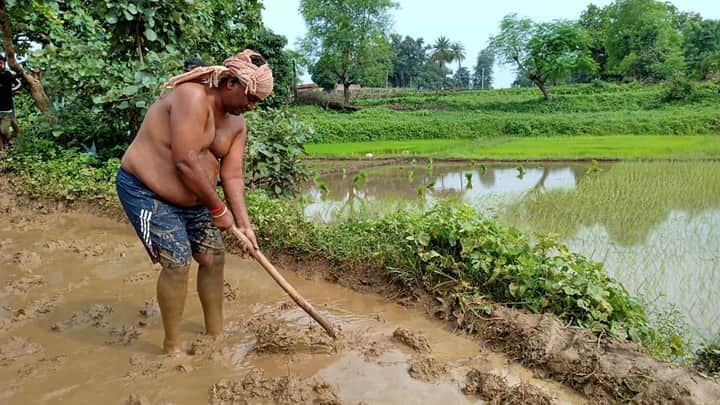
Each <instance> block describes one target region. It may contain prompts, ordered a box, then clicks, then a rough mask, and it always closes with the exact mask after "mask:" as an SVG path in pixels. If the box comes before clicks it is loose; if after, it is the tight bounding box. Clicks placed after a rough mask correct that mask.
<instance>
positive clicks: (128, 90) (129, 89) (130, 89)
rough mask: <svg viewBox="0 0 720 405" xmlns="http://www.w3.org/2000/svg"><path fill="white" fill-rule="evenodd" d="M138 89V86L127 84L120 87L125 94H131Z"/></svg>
mask: <svg viewBox="0 0 720 405" xmlns="http://www.w3.org/2000/svg"><path fill="white" fill-rule="evenodd" d="M138 90H139V87H138V86H127V87H125V88H123V89H122V94H124V95H126V96H131V95H133V94H136V93H137V92H138Z"/></svg>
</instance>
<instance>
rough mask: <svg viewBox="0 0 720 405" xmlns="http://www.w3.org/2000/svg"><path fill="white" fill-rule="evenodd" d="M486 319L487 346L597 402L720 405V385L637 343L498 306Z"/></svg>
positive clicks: (554, 319)
mask: <svg viewBox="0 0 720 405" xmlns="http://www.w3.org/2000/svg"><path fill="white" fill-rule="evenodd" d="M490 319H491V320H490V321H488V322H487V324H486V325H485V326H484V327H485V328H486V334H485V336H486V338H487V339H488V340H489V341H490V342H493V343H495V345H496V346H497V347H501V348H503V349H504V351H505V352H507V353H509V354H511V355H512V356H513V357H514V358H516V359H518V360H519V361H521V362H523V363H524V364H526V365H528V366H532V367H536V368H540V369H542V370H543V371H544V372H545V373H546V375H548V376H551V377H553V378H554V379H556V380H559V381H563V382H565V383H567V384H569V385H571V386H573V387H575V388H576V389H578V390H579V391H581V392H583V393H585V394H586V395H588V396H589V397H590V398H593V399H595V400H596V401H599V402H612V401H623V402H627V401H637V402H639V403H683V404H685V403H691V404H717V403H720V384H718V383H717V382H715V381H712V380H708V379H705V378H703V377H701V376H699V375H698V374H697V373H696V372H693V371H691V370H689V369H687V368H685V367H680V366H676V365H673V364H670V363H665V362H660V361H657V360H655V359H653V358H651V357H649V356H648V355H647V354H645V352H644V350H643V348H642V347H641V346H639V345H637V344H633V343H631V342H626V341H620V340H617V339H614V338H607V337H604V338H603V337H598V336H595V335H594V334H592V333H591V332H590V331H587V330H583V329H574V328H573V329H571V328H564V327H563V325H562V324H561V323H560V321H558V320H557V318H555V317H553V316H551V315H547V314H528V313H524V312H520V311H513V310H509V309H507V308H501V307H498V308H497V309H496V310H495V311H494V312H493V313H492V314H491V316H490Z"/></svg>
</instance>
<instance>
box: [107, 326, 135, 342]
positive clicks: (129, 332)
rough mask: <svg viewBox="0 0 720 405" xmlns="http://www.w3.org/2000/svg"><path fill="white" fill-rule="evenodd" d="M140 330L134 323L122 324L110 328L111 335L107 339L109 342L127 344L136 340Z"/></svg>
mask: <svg viewBox="0 0 720 405" xmlns="http://www.w3.org/2000/svg"><path fill="white" fill-rule="evenodd" d="M141 334H142V331H141V330H140V329H138V327H137V326H135V325H123V326H120V327H117V328H112V329H110V336H112V337H113V339H112V340H109V341H108V343H109V344H114V345H123V346H127V345H129V344H130V343H132V342H134V341H135V340H137V339H138V338H139V337H140V335H141Z"/></svg>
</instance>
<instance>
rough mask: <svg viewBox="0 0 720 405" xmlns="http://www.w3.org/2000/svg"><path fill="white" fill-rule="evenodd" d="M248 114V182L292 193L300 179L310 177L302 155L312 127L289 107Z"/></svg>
mask: <svg viewBox="0 0 720 405" xmlns="http://www.w3.org/2000/svg"><path fill="white" fill-rule="evenodd" d="M246 117H247V119H248V128H249V130H248V144H247V149H246V151H245V173H246V176H247V179H246V183H248V185H250V186H251V187H260V188H263V189H265V190H268V191H269V192H270V193H271V194H273V195H276V196H279V195H283V194H293V193H294V192H295V189H296V187H297V185H298V183H299V182H301V181H303V180H307V178H308V171H307V169H306V167H305V164H304V163H303V162H302V160H301V159H302V157H303V156H305V148H304V147H303V144H304V143H305V142H307V140H308V139H309V138H310V137H311V136H312V130H311V129H310V128H309V127H308V126H307V125H305V124H303V123H302V122H301V121H299V120H298V119H297V118H296V117H295V115H293V114H290V113H288V112H287V110H274V109H270V110H267V111H253V112H251V113H248V114H246Z"/></svg>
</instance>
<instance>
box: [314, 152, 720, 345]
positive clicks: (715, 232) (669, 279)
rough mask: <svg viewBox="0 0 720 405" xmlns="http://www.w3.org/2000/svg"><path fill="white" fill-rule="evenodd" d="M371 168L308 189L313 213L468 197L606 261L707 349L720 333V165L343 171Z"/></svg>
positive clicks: (331, 216) (363, 211) (381, 209)
mask: <svg viewBox="0 0 720 405" xmlns="http://www.w3.org/2000/svg"><path fill="white" fill-rule="evenodd" d="M323 163H325V166H324V167H322V169H324V170H326V171H327V170H328V169H332V166H329V165H330V163H329V162H323ZM371 163H374V162H371V161H360V162H336V163H335V164H336V166H335V168H336V170H335V171H333V172H332V173H330V174H327V175H324V176H322V177H321V178H320V179H319V181H322V182H324V185H325V186H326V187H325V188H326V189H327V190H328V191H326V192H323V191H322V188H321V187H320V183H319V182H318V181H316V182H314V183H312V182H311V183H309V184H308V185H307V187H306V189H305V196H306V198H307V200H308V204H307V206H306V215H307V217H308V218H311V219H313V220H318V221H333V220H335V219H336V218H338V217H347V216H353V215H358V216H360V215H381V214H383V213H387V212H390V211H392V210H394V209H396V208H397V207H405V208H409V209H426V208H427V207H429V206H432V204H434V203H435V202H436V200H438V199H441V198H443V199H445V198H449V199H456V200H460V201H463V202H467V203H469V204H471V205H472V206H474V207H476V208H477V209H478V210H480V211H481V212H483V213H485V214H487V215H490V216H495V217H497V218H498V220H499V221H500V222H502V223H505V224H509V225H513V226H516V227H519V228H520V229H521V230H523V231H524V232H526V233H527V234H528V235H531V234H533V233H534V232H551V233H557V234H559V235H560V239H561V240H562V241H563V242H564V243H566V244H568V245H569V246H570V247H571V249H573V250H574V251H577V252H580V253H582V254H584V255H586V256H588V257H590V258H591V259H593V260H597V261H602V262H603V263H604V266H605V269H606V270H607V271H608V273H609V274H610V275H612V276H613V277H615V278H616V279H618V280H620V281H621V282H622V283H623V285H624V286H625V287H626V288H627V289H628V290H629V291H630V292H631V293H633V294H635V295H637V296H643V297H644V298H645V301H647V304H648V305H649V308H650V310H651V311H652V312H653V313H656V314H657V317H658V318H660V319H661V320H665V319H666V318H667V317H668V316H667V314H668V311H671V313H672V317H673V318H675V319H673V323H675V324H681V323H686V324H687V328H688V332H689V333H690V335H692V337H693V338H694V339H695V340H696V341H697V342H701V341H712V340H714V339H715V338H717V336H718V334H720V311H718V310H717V308H720V294H717V291H718V288H720V271H718V270H720V255H719V254H718V249H717V246H718V243H719V241H720V225H719V224H720V188H718V184H720V183H718V182H717V180H716V179H717V178H718V176H720V163H718V162H624V163H619V164H605V163H604V164H600V165H599V166H598V167H597V168H596V169H597V170H594V169H593V170H591V164H590V163H577V164H565V163H547V162H542V163H532V164H525V165H524V167H523V168H522V173H521V170H519V169H518V164H496V165H491V166H488V167H487V168H483V167H481V166H480V165H473V164H469V163H452V164H439V163H435V164H434V165H433V166H432V167H429V166H428V165H427V164H426V163H424V162H423V163H420V162H418V163H417V164H415V165H412V164H396V165H390V166H383V167H372V168H366V169H363V170H362V171H363V172H364V173H365V175H364V176H360V177H357V172H346V173H345V175H343V173H342V171H341V169H342V168H343V167H361V166H362V165H364V164H365V165H366V164H371ZM538 165H541V167H540V166H538ZM337 169H340V170H337ZM588 172H591V173H590V174H588ZM431 185H432V187H430V186H431Z"/></svg>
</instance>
